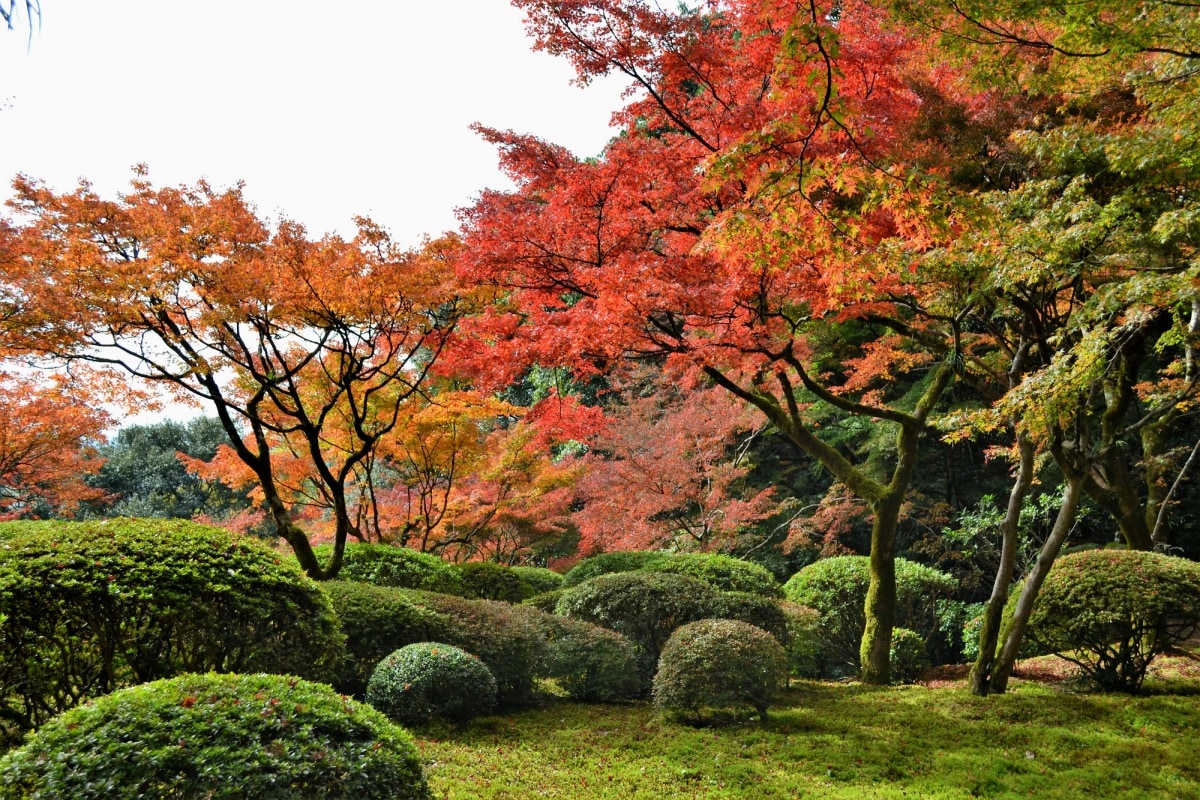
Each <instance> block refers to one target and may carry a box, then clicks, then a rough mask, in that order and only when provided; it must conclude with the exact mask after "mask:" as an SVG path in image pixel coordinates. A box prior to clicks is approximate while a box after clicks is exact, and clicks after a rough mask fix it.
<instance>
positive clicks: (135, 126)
mask: <svg viewBox="0 0 1200 800" xmlns="http://www.w3.org/2000/svg"><path fill="white" fill-rule="evenodd" d="M41 5H42V20H41V27H40V30H39V29H37V25H36V23H35V30H34V33H33V36H32V41H30V40H29V37H28V31H27V28H26V25H25V19H24V18H23V17H22V18H21V19H20V20H18V21H17V23H16V29H15V30H13V31H8V32H5V31H2V30H0V131H2V133H3V136H2V139H0V199H7V198H8V197H10V196H11V190H10V187H9V184H10V182H11V180H12V177H13V176H14V175H16V174H17V173H18V172H21V173H25V174H27V175H30V176H32V177H34V178H39V179H42V180H44V181H46V182H47V183H48V184H49V185H50V186H51V187H53V188H55V189H57V190H60V191H66V190H70V189H72V188H74V187H75V185H76V183H77V181H78V179H79V178H81V177H83V178H87V179H89V180H90V181H92V183H93V184H94V185H95V186H96V188H97V189H98V190H99V191H101V192H103V193H105V194H112V193H115V192H118V191H121V190H122V189H124V188H126V187H127V186H128V182H129V178H130V176H131V172H130V169H131V167H132V166H133V165H134V164H137V163H139V162H144V163H146V164H148V165H149V167H150V177H151V179H152V180H153V181H154V182H155V183H156V184H159V185H163V184H168V185H175V184H180V183H193V182H195V181H196V180H197V179H199V178H201V177H204V178H207V179H208V180H209V181H210V182H211V183H213V184H214V185H216V186H228V185H230V184H233V183H235V182H237V181H239V180H240V181H244V182H245V184H246V189H245V191H246V195H247V197H248V198H249V199H250V201H251V202H253V203H254V204H255V205H256V206H257V208H258V210H259V212H260V213H261V214H262V215H264V216H266V217H268V218H271V219H277V218H279V217H281V216H286V217H288V218H290V219H294V220H297V221H299V222H301V223H303V224H304V225H305V226H306V227H307V228H308V230H309V233H310V234H311V235H313V236H319V235H321V234H323V233H326V232H337V233H341V234H343V235H352V234H353V231H354V227H353V223H352V217H353V216H355V215H357V214H366V215H368V216H371V217H372V218H374V219H375V221H376V222H378V223H380V224H382V225H384V226H385V227H387V228H388V229H389V230H391V231H392V233H393V235H394V236H395V238H396V239H397V240H398V241H399V242H401V243H402V244H405V245H416V244H417V243H418V241H419V239H420V237H421V236H422V235H423V234H430V235H437V234H439V233H441V232H443V231H446V230H451V229H453V228H455V227H456V225H457V223H456V220H455V217H454V209H455V208H456V207H458V206H463V205H467V204H469V203H470V201H471V200H472V198H473V197H474V196H475V195H477V194H478V192H479V191H480V190H481V189H483V188H485V187H503V186H507V185H508V183H507V181H506V179H505V178H504V177H503V176H502V175H501V173H500V172H499V171H498V169H497V166H496V164H497V160H496V153H495V151H494V149H493V148H492V147H491V146H489V145H488V144H486V143H485V142H483V141H482V140H480V139H479V138H478V137H477V136H476V135H475V134H473V133H472V132H471V131H470V130H469V129H468V125H470V124H471V123H472V122H481V123H483V124H485V125H489V126H492V127H496V128H512V129H515V130H518V131H521V132H527V133H534V134H537V135H539V136H541V137H543V138H546V139H549V140H551V141H555V142H557V143H559V144H562V145H565V146H567V147H569V148H570V149H571V150H572V151H574V152H575V153H576V155H579V156H590V155H596V154H598V153H599V151H600V150H601V148H602V147H603V146H604V144H605V143H606V142H607V141H608V140H609V138H610V137H611V136H612V133H613V132H612V131H611V130H610V129H609V128H608V122H609V118H610V115H611V113H612V112H613V111H614V110H615V109H616V108H617V107H618V106H619V103H620V90H621V88H622V87H623V86H624V84H623V83H621V82H619V81H617V80H615V79H614V80H611V81H607V82H600V83H597V84H593V85H591V86H589V87H587V88H586V89H581V88H579V87H577V86H575V85H573V84H571V83H570V81H571V78H572V77H573V72H572V70H571V69H570V67H569V65H568V64H567V63H566V62H564V61H562V60H560V59H555V58H553V57H551V56H549V55H546V54H544V53H534V52H532V51H531V47H530V44H531V43H530V41H529V40H528V39H527V38H526V36H525V32H524V25H523V21H522V18H521V14H520V12H519V11H517V10H516V9H514V8H512V7H511V6H510V5H509V4H508V2H507V0H367V1H366V2H358V3H354V2H345V3H331V2H316V0H240V2H239V1H238V0H224V1H223V2H197V1H196V0H119V2H97V0H41Z"/></svg>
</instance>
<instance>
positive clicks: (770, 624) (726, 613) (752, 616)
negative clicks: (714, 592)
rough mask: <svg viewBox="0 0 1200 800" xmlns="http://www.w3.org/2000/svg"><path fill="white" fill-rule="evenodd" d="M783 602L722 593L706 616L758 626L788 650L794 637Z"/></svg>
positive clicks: (754, 596) (767, 598)
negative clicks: (738, 620) (782, 605)
mask: <svg viewBox="0 0 1200 800" xmlns="http://www.w3.org/2000/svg"><path fill="white" fill-rule="evenodd" d="M781 602H783V601H781V600H775V599H772V598H770V597H763V596H762V595H761V594H750V593H749V592H720V593H719V594H718V596H717V598H716V599H715V600H714V602H713V605H712V607H711V608H710V609H709V611H708V613H707V614H705V616H707V617H712V618H714V619H740V620H741V621H742V622H749V623H750V624H751V625H757V626H758V627H760V628H762V629H763V630H764V631H766V632H767V633H769V634H771V635H772V636H774V637H775V640H776V641H778V642H779V643H780V644H781V645H783V646H784V648H787V646H788V644H789V643H790V642H791V640H792V635H791V632H790V630H789V627H788V618H787V614H785V613H784V611H783V608H782V607H781V606H780V603H781Z"/></svg>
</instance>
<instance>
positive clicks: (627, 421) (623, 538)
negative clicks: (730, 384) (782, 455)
mask: <svg viewBox="0 0 1200 800" xmlns="http://www.w3.org/2000/svg"><path fill="white" fill-rule="evenodd" d="M760 427H761V416H759V415H758V414H757V413H756V412H754V411H753V409H750V408H749V407H747V406H746V405H745V404H744V403H742V402H740V401H738V400H737V399H736V398H734V397H733V396H732V395H731V394H730V393H728V392H726V391H725V390H724V389H720V388H718V387H708V388H696V389H693V390H691V391H684V390H682V389H680V388H678V386H677V385H676V386H675V387H674V388H673V387H672V386H671V385H670V384H669V382H668V381H667V379H665V378H663V379H661V382H659V381H653V382H651V383H650V384H649V385H646V384H645V383H644V382H639V384H638V385H636V386H634V387H633V388H632V389H631V390H627V391H626V392H624V393H623V398H622V402H621V403H620V404H619V405H617V406H616V407H615V408H611V409H610V410H609V411H608V413H607V414H606V425H605V430H604V432H603V433H601V434H600V435H599V436H597V437H596V438H595V439H594V440H593V441H592V451H591V453H590V454H589V455H588V457H587V473H586V475H585V476H584V477H583V478H582V479H581V480H580V483H579V487H578V492H577V499H578V501H579V502H581V503H582V504H583V508H582V509H581V510H579V511H577V512H576V513H575V514H574V515H573V518H574V521H575V523H576V524H577V525H578V526H579V533H580V545H579V549H580V552H581V553H582V554H583V555H590V554H593V553H596V552H600V551H602V550H610V551H611V550H652V549H677V550H699V551H702V552H706V551H712V550H717V549H729V548H731V547H733V546H735V545H737V544H738V543H739V540H740V538H741V535H742V534H743V533H744V532H745V531H744V529H745V528H747V527H750V526H753V525H754V524H755V523H758V522H760V521H762V520H763V519H765V518H766V517H768V516H770V515H771V514H772V513H774V511H775V506H776V503H775V502H774V500H773V495H774V490H773V488H766V489H759V490H753V489H751V488H749V487H747V486H746V482H745V479H746V477H747V475H748V474H749V472H750V466H751V465H750V463H749V458H748V455H747V449H748V446H749V445H750V444H752V440H753V434H754V433H755V432H756V431H757V429H758V428H760Z"/></svg>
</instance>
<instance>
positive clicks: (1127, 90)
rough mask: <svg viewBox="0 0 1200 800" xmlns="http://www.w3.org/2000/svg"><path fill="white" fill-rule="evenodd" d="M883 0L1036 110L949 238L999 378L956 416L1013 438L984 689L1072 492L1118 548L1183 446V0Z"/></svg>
mask: <svg viewBox="0 0 1200 800" xmlns="http://www.w3.org/2000/svg"><path fill="white" fill-rule="evenodd" d="M898 5H899V6H900V7H901V8H902V10H906V11H908V12H910V13H911V14H912V15H913V16H914V17H919V18H920V19H921V20H922V21H923V23H924V24H927V25H929V26H931V27H933V28H935V29H939V30H941V31H942V32H944V33H945V34H946V35H945V36H944V37H943V41H944V43H945V44H946V45H948V48H949V52H958V53H960V54H962V55H965V56H966V60H967V61H969V63H970V64H971V66H972V68H973V72H974V73H975V75H976V76H977V78H978V79H980V80H983V81H986V82H990V83H992V84H994V85H997V86H1000V87H1002V88H1004V90H1005V91H1009V92H1013V93H1016V94H1021V95H1024V96H1025V97H1028V98H1031V100H1032V102H1033V103H1034V104H1035V105H1040V106H1041V107H1042V109H1043V110H1042V113H1039V114H1038V115H1037V116H1036V117H1034V118H1033V119H1031V120H1030V124H1029V125H1028V126H1026V127H1025V128H1024V129H1023V130H1021V131H1020V132H1019V133H1017V134H1016V135H1015V136H1014V137H1013V138H1014V141H1015V142H1016V144H1017V149H1018V150H1019V151H1020V152H1021V153H1023V155H1024V165H1023V169H1022V170H1021V171H1020V174H1019V175H1018V176H1016V179H1015V180H1014V185H1013V186H1012V187H1010V188H1008V189H1007V190H1005V191H996V192H991V193H989V194H986V195H984V196H983V198H982V199H983V202H984V204H985V205H986V206H987V207H988V208H989V209H990V211H991V213H990V214H988V215H986V216H985V217H984V218H983V219H984V222H983V224H982V225H980V226H979V228H978V229H977V230H975V231H971V232H969V233H968V232H964V234H965V235H964V236H963V237H961V238H960V240H959V241H958V242H957V243H956V247H957V248H958V249H959V250H960V253H959V254H958V255H957V256H954V257H952V260H954V259H957V260H958V262H959V263H963V264H965V263H972V262H973V263H976V264H981V263H986V264H987V265H988V267H987V270H986V271H985V274H983V275H981V276H980V280H979V283H978V287H979V289H980V295H979V298H980V303H981V305H984V306H986V307H987V308H988V315H987V316H986V317H983V316H981V318H980V319H981V324H983V325H985V326H986V327H987V328H988V330H989V332H990V334H991V336H990V338H989V342H990V343H991V345H992V346H993V347H994V348H995V349H994V351H993V353H992V354H991V355H990V356H988V357H986V358H984V359H981V363H985V362H986V361H988V360H989V359H990V360H991V362H992V366H993V374H994V376H995V378H996V380H995V381H994V383H995V384H996V385H997V386H1001V387H1002V391H1001V392H1000V395H1001V396H1000V397H999V398H998V399H996V398H994V399H993V400H992V402H991V403H990V404H989V406H988V407H987V408H986V409H984V410H982V411H980V412H978V413H976V414H972V415H965V416H964V418H963V419H968V420H970V421H969V422H968V425H975V426H976V429H977V430H981V429H982V430H989V431H995V430H997V429H998V428H999V427H1001V426H1008V427H1009V428H1010V429H1011V430H1012V432H1013V435H1014V437H1015V438H1014V441H1015V443H1016V448H1015V449H1016V450H1017V451H1018V453H1019V458H1018V464H1019V467H1018V470H1017V477H1016V479H1015V481H1014V484H1013V491H1012V495H1011V497H1010V504H1009V511H1008V514H1007V516H1006V518H1005V523H1004V524H1003V525H1002V531H1003V540H1004V550H1005V554H1006V558H1005V559H1003V560H1002V566H1001V570H1000V571H999V573H998V574H997V577H996V583H995V587H994V589H993V594H992V598H991V600H990V601H989V606H988V613H987V615H986V620H985V624H984V627H983V637H982V639H981V651H980V658H979V660H978V661H977V663H976V665H975V669H974V671H973V674H972V690H973V691H975V692H976V693H979V694H986V693H987V692H989V691H1004V689H1005V687H1006V684H1007V680H1008V675H1009V674H1010V672H1011V669H1012V665H1013V662H1014V661H1015V658H1016V654H1017V652H1018V650H1019V647H1020V643H1021V638H1022V634H1023V630H1024V625H1025V622H1026V621H1027V619H1028V617H1029V613H1030V610H1031V608H1032V604H1033V601H1034V599H1035V598H1036V595H1037V592H1038V588H1039V586H1040V585H1041V582H1042V580H1043V579H1044V577H1045V574H1046V572H1047V571H1048V570H1049V568H1050V565H1051V564H1052V563H1053V561H1054V559H1055V557H1056V556H1057V554H1058V552H1059V550H1060V548H1061V547H1062V544H1063V543H1064V541H1065V540H1066V537H1067V535H1068V534H1069V532H1070V530H1071V527H1072V524H1073V522H1074V519H1075V515H1076V513H1077V510H1078V508H1079V503H1080V502H1081V499H1082V497H1083V496H1084V495H1086V496H1087V497H1089V498H1091V499H1092V500H1093V501H1094V502H1095V503H1096V505H1098V506H1099V507H1100V508H1101V509H1102V510H1104V511H1105V512H1107V514H1108V515H1109V516H1110V517H1111V519H1112V520H1113V521H1114V523H1115V525H1116V528H1117V530H1118V531H1119V533H1120V535H1121V538H1122V539H1123V540H1124V542H1125V543H1126V545H1127V546H1128V547H1130V548H1133V549H1149V548H1151V547H1154V546H1156V545H1163V544H1164V543H1165V541H1166V538H1167V532H1166V530H1167V527H1166V524H1165V520H1166V515H1167V511H1168V509H1169V502H1170V495H1171V492H1172V490H1173V488H1174V487H1175V486H1177V485H1178V483H1179V481H1180V480H1181V478H1182V471H1183V470H1186V469H1187V467H1188V466H1189V464H1190V461H1191V459H1190V458H1189V459H1188V460H1186V461H1185V460H1184V456H1185V455H1187V452H1188V450H1189V448H1187V447H1184V448H1173V447H1171V446H1170V445H1169V444H1168V443H1169V442H1170V440H1171V437H1172V432H1173V429H1174V428H1175V427H1176V426H1178V425H1179V424H1180V423H1181V422H1182V421H1183V420H1184V419H1185V418H1186V416H1187V414H1188V412H1189V411H1190V410H1191V409H1192V408H1193V407H1194V405H1195V398H1196V395H1197V392H1198V391H1200V383H1198V381H1197V372H1196V369H1195V348H1196V344H1197V333H1198V331H1200V322H1198V320H1200V312H1198V311H1197V309H1200V305H1198V301H1197V294H1196V291H1195V288H1194V287H1195V284H1196V277H1197V273H1196V269H1197V265H1196V261H1195V253H1196V251H1195V246H1194V236H1195V231H1196V227H1195V226H1196V221H1197V219H1200V217H1197V211H1198V208H1197V206H1196V202H1195V199H1194V198H1195V196H1196V195H1195V189H1196V187H1197V185H1198V183H1197V181H1198V180H1200V174H1197V173H1196V171H1195V159H1194V157H1193V156H1192V155H1191V149H1192V148H1191V144H1190V142H1191V141H1194V136H1195V126H1196V117H1195V112H1196V110H1197V99H1198V97H1197V93H1196V91H1195V85H1194V81H1193V79H1192V73H1193V71H1194V60H1195V59H1196V58H1197V55H1198V54H1200V51H1198V50H1197V48H1196V47H1195V45H1194V43H1195V42H1196V41H1197V40H1198V34H1200V30H1198V29H1197V27H1196V18H1195V14H1194V11H1192V10H1189V8H1188V7H1187V5H1186V4H1184V5H1180V4H1175V3H1162V2H1153V1H1152V0H1151V1H1149V2H1140V3H1110V2H1107V1H1106V0H1089V1H1088V2H1080V3H1072V4H1067V5H1063V6H1061V7H1058V8H1056V13H1055V14H1051V15H1046V14H1040V13H1035V11H1037V9H1035V7H1034V6H1032V5H1030V4H1025V3H1015V2H1014V3H1010V2H1005V1H1004V0H1002V1H1001V2H997V3H987V4H982V3H976V2H973V1H968V2H953V3H938V2H932V3H925V4H921V5H920V7H918V6H917V5H916V4H906V3H900V4H898ZM1039 95H1040V98H1039ZM1047 97H1049V98H1051V99H1053V102H1052V103H1049V104H1047V103H1045V102H1044V98H1047ZM1193 451H1194V448H1193ZM1037 452H1041V453H1046V454H1048V455H1049V456H1051V457H1052V458H1053V461H1054V463H1055V464H1056V466H1057V467H1058V470H1059V472H1060V473H1061V474H1062V482H1063V490H1064V494H1063V501H1062V507H1061V508H1060V511H1059V515H1058V518H1057V520H1056V522H1055V526H1054V529H1053V530H1052V532H1051V534H1050V536H1049V538H1048V540H1047V541H1046V543H1045V545H1044V546H1043V548H1042V551H1041V553H1040V555H1039V557H1038V559H1037V562H1036V563H1035V564H1034V565H1033V567H1032V569H1031V570H1030V572H1029V574H1028V575H1027V576H1026V579H1025V582H1024V588H1023V591H1022V594H1021V596H1020V597H1019V598H1018V603H1017V607H1016V613H1015V615H1014V622H1013V624H1012V625H1011V626H1009V628H1008V630H1009V633H1008V636H1007V638H1006V639H1005V641H1004V642H1003V643H1002V645H1001V646H1000V649H999V652H997V639H996V636H997V630H998V627H999V615H1000V609H1001V608H1002V607H1003V604H1004V602H1005V599H1006V592H1007V585H1008V580H1009V578H1010V577H1011V569H1012V564H1011V558H1010V557H1009V555H1010V554H1011V552H1013V551H1015V544H1016V536H1017V531H1016V518H1017V514H1018V512H1019V506H1020V502H1021V499H1022V498H1023V496H1024V494H1025V493H1026V492H1027V491H1028V489H1029V486H1030V483H1031V480H1032V462H1033V459H1034V455H1035V453H1037ZM1173 475H1174V481H1172V480H1171V478H1172V476H1173Z"/></svg>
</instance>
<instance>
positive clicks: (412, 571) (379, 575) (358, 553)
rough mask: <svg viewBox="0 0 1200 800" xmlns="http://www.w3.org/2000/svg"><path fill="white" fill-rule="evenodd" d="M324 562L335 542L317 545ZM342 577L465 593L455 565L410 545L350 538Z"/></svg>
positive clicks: (320, 559)
mask: <svg viewBox="0 0 1200 800" xmlns="http://www.w3.org/2000/svg"><path fill="white" fill-rule="evenodd" d="M313 551H314V552H315V553H316V555H317V559H318V560H319V561H321V562H322V563H325V562H327V561H328V560H329V557H330V555H331V554H332V552H333V545H328V544H322V545H318V546H316V547H314V548H313ZM337 577H338V579H339V580H343V581H359V582H361V583H370V584H373V585H375V586H392V587H395V588H398V589H421V590H422V591H427V592H442V593H444V594H453V595H460V596H461V595H463V594H464V593H465V589H464V587H463V583H462V578H460V577H459V574H458V571H457V570H456V569H455V568H454V565H453V564H451V563H449V562H446V561H443V560H442V559H440V558H438V557H437V556H435V555H433V554H432V553H420V552H417V551H416V550H413V549H411V548H408V547H399V546H397V545H391V544H374V543H367V542H347V543H346V549H345V550H344V551H343V554H342V569H341V572H339V573H338V575H337Z"/></svg>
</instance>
